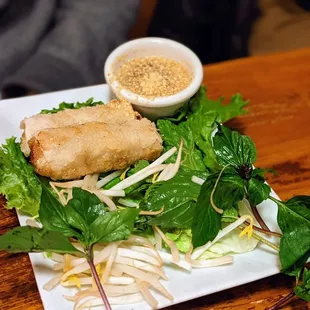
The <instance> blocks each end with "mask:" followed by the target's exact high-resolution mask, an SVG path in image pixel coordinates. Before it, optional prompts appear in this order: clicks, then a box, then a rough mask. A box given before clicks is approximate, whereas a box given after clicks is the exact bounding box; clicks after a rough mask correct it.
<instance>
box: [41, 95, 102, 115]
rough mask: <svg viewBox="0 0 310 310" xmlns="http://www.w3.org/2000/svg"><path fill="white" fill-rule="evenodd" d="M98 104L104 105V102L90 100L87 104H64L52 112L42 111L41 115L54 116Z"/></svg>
mask: <svg viewBox="0 0 310 310" xmlns="http://www.w3.org/2000/svg"><path fill="white" fill-rule="evenodd" d="M97 104H104V103H103V102H102V101H94V98H89V99H88V100H86V101H85V102H75V103H67V102H62V103H60V104H59V106H58V108H53V109H51V110H42V111H41V112H40V114H54V113H57V112H59V111H63V110H66V109H70V110H72V109H80V108H83V107H94V106H96V105H97Z"/></svg>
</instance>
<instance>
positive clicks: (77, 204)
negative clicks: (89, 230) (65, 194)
mask: <svg viewBox="0 0 310 310" xmlns="http://www.w3.org/2000/svg"><path fill="white" fill-rule="evenodd" d="M72 196H73V199H71V200H69V202H68V204H67V207H66V208H67V209H70V208H72V209H73V210H74V211H75V212H76V213H78V214H79V215H80V216H81V217H82V218H83V219H84V220H85V223H86V224H87V225H90V224H91V223H92V222H94V221H95V219H96V218H97V217H99V216H101V215H104V214H105V209H104V204H103V203H102V202H101V201H100V200H99V198H98V197H97V196H96V195H94V194H91V193H89V192H87V191H84V190H82V189H80V188H73V189H72Z"/></svg>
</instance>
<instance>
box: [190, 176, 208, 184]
mask: <svg viewBox="0 0 310 310" xmlns="http://www.w3.org/2000/svg"><path fill="white" fill-rule="evenodd" d="M192 182H194V183H196V184H199V185H202V184H203V183H204V182H205V180H204V179H202V178H199V177H197V176H195V175H194V176H192Z"/></svg>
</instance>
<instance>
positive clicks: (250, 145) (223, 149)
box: [213, 125, 256, 169]
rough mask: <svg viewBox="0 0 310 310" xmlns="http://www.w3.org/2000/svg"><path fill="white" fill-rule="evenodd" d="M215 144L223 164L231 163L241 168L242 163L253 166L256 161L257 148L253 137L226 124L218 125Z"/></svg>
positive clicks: (219, 159) (217, 155)
mask: <svg viewBox="0 0 310 310" xmlns="http://www.w3.org/2000/svg"><path fill="white" fill-rule="evenodd" d="M213 146H214V152H215V154H216V157H217V160H218V162H219V164H220V165H221V166H226V165H228V164H230V165H232V166H234V167H235V168H238V169H239V168H240V167H241V166H242V165H247V166H248V167H251V166H252V164H253V163H254V162H255V161H256V148H255V144H254V142H253V141H252V140H251V138H250V137H248V136H243V135H241V134H239V133H238V132H236V131H232V130H230V129H229V128H227V127H225V126H221V125H219V126H218V131H217V133H216V134H215V137H214V138H213Z"/></svg>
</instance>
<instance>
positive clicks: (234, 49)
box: [148, 0, 259, 64]
mask: <svg viewBox="0 0 310 310" xmlns="http://www.w3.org/2000/svg"><path fill="white" fill-rule="evenodd" d="M258 15H259V10H258V1H257V0H220V1H218V0H158V2H157V6H156V8H155V13H154V16H153V19H152V21H151V24H150V27H149V30H148V35H150V36H160V37H166V38H170V39H173V40H176V41H179V42H181V43H183V44H185V45H187V46H188V47H190V48H191V49H192V50H193V51H194V52H196V54H197V55H198V56H199V58H200V60H201V61H202V62H203V63H205V64H207V63H213V62H218V61H223V60H228V59H232V58H238V57H244V56H248V54H249V52H248V41H249V37H250V34H251V29H252V24H253V23H254V21H255V19H256V18H257V17H258Z"/></svg>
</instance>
